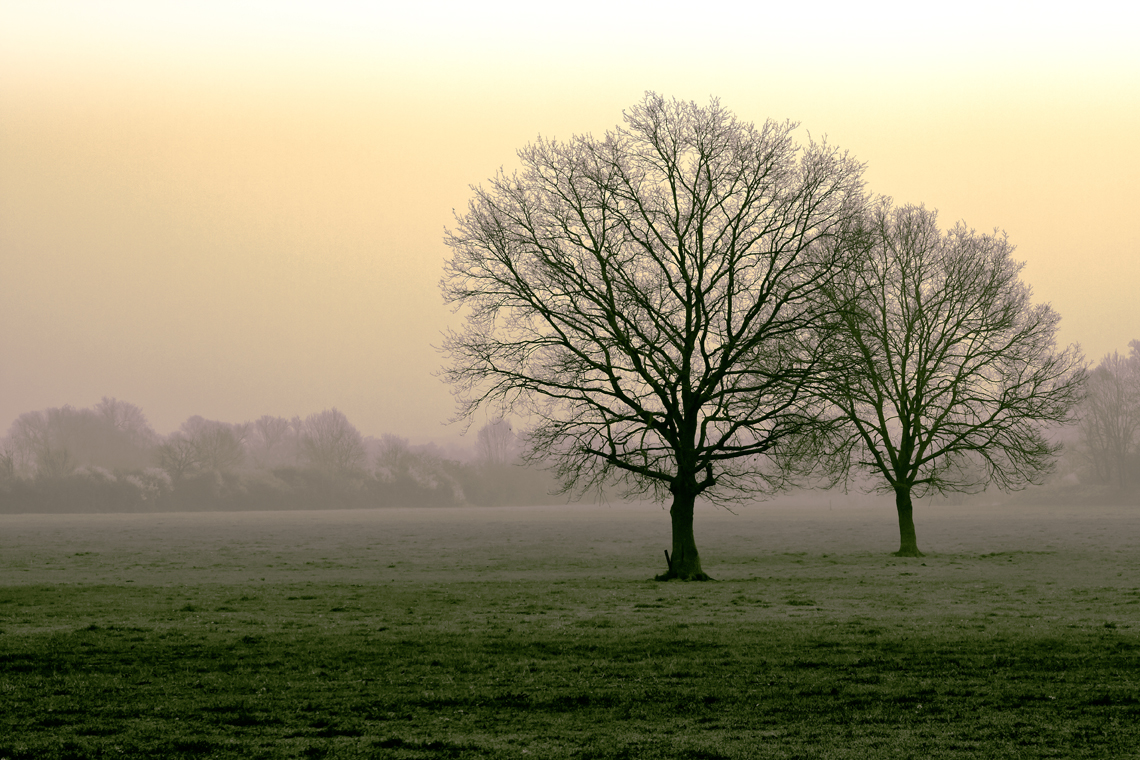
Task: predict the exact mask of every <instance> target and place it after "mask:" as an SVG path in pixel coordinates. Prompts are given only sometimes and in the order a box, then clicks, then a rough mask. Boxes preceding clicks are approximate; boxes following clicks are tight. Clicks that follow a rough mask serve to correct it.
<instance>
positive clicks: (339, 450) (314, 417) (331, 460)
mask: <svg viewBox="0 0 1140 760" xmlns="http://www.w3.org/2000/svg"><path fill="white" fill-rule="evenodd" d="M300 446H301V453H302V455H303V456H304V457H305V459H306V460H307V461H308V463H309V464H310V465H311V466H313V467H316V468H318V469H321V470H325V471H328V472H336V473H345V472H351V471H353V470H358V469H360V468H361V467H362V466H363V465H364V460H365V458H366V457H365V450H364V439H363V438H362V437H361V435H360V431H358V430H357V429H356V428H355V427H353V426H352V423H350V422H349V421H348V418H347V417H345V416H344V414H342V413H341V412H339V411H338V410H336V409H326V410H325V411H323V412H320V413H319V414H310V415H309V416H308V417H306V418H305V421H304V423H303V424H302V426H301V436H300Z"/></svg>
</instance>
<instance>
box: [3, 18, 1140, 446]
mask: <svg viewBox="0 0 1140 760" xmlns="http://www.w3.org/2000/svg"><path fill="white" fill-rule="evenodd" d="M385 5H387V4H386V3H381V4H380V5H378V6H376V9H375V10H373V11H371V12H362V11H360V10H359V8H358V7H357V4H350V3H344V4H336V3H331V4H330V3H296V2H295V3H288V2H261V3H253V2H250V3H237V2H224V3H223V2H216V3H209V2H194V3H155V2H138V3H127V2H97V3H91V2H73V3H52V2H23V3H17V2H0V327H2V329H0V434H2V433H3V431H4V430H6V429H7V425H8V424H9V423H10V422H11V421H12V420H13V419H14V418H15V417H16V416H17V415H18V414H20V413H22V412H25V411H30V410H33V409H42V408H46V407H51V406H60V405H62V404H65V403H70V404H73V405H76V406H89V405H91V404H93V403H95V402H97V401H98V400H99V398H100V397H101V396H104V395H108V396H117V397H119V398H122V399H126V400H129V401H132V402H134V403H136V404H138V405H140V406H141V407H142V408H143V409H144V411H146V412H147V414H148V415H149V417H150V420H151V422H152V423H153V424H154V425H155V427H156V428H157V429H158V430H159V431H160V432H163V433H165V432H169V431H170V430H173V429H174V428H176V427H177V426H178V425H179V424H180V423H181V422H182V421H183V420H185V419H186V418H187V417H189V416H191V415H194V414H201V415H203V416H205V417H209V418H215V419H223V420H227V421H231V422H237V421H241V420H246V419H251V418H256V417H258V416H260V415H262V414H275V415H283V416H292V415H294V414H300V415H305V414H308V413H311V412H314V411H319V410H321V409H324V408H327V407H330V406H336V407H338V408H340V409H341V410H342V411H344V412H345V414H347V415H348V417H349V419H350V420H352V421H353V422H354V423H356V425H357V426H358V427H359V428H360V429H361V430H362V432H364V433H366V434H374V435H379V434H380V433H385V432H390V433H396V434H400V435H406V436H411V437H413V438H425V437H438V436H447V435H451V434H453V433H454V429H453V428H443V427H441V423H442V422H444V421H445V420H446V419H447V418H448V417H449V416H450V414H451V411H452V407H451V400H450V395H449V393H448V391H447V389H446V387H444V386H443V385H441V384H440V383H439V381H437V380H436V379H435V378H434V377H432V375H431V372H432V371H433V370H435V369H437V368H438V366H439V363H440V358H439V356H438V355H437V354H436V353H435V351H434V350H433V349H432V348H431V346H432V344H433V343H437V342H438V338H439V331H440V330H441V329H442V328H443V327H444V326H445V325H447V324H448V323H449V321H450V320H451V315H450V314H449V313H448V311H447V310H446V309H445V308H444V307H443V306H442V304H441V302H440V298H439V293H438V288H437V282H438V279H439V276H440V272H441V264H442V261H443V259H444V257H445V255H446V253H447V252H446V249H445V248H444V246H443V244H442V242H441V239H442V234H443V228H444V226H445V225H447V224H449V223H450V221H451V210H452V209H453V208H463V207H464V206H465V205H466V202H467V199H468V197H469V189H468V186H469V185H470V184H478V183H481V182H483V181H484V180H486V179H487V178H488V177H489V176H491V175H492V174H493V173H494V172H495V170H496V169H497V168H499V167H500V166H506V167H508V168H509V167H510V166H511V165H512V162H513V160H514V151H515V150H516V149H517V148H519V147H521V146H523V145H524V144H526V143H527V142H529V141H531V140H533V139H534V138H535V137H536V136H537V135H539V134H542V135H544V136H551V137H568V136H570V135H571V134H572V133H579V132H594V133H598V134H600V133H601V132H603V131H604V130H605V129H607V128H609V127H612V126H613V125H615V124H616V123H618V122H619V121H620V120H621V112H622V109H624V108H626V107H628V106H630V105H632V104H633V103H635V102H636V101H637V100H638V99H640V97H641V96H642V93H643V92H644V91H645V90H647V89H652V90H656V91H658V92H661V93H663V94H666V95H669V96H675V97H680V98H686V99H693V100H697V101H698V102H701V103H705V102H707V100H708V98H709V96H711V95H715V96H717V97H719V98H720V99H721V102H722V103H723V104H724V105H726V106H727V107H728V108H730V109H732V110H733V111H735V112H736V114H737V115H738V116H740V117H742V118H745V119H748V120H754V121H762V120H764V119H765V118H767V117H773V118H777V119H784V118H792V119H796V120H798V121H800V122H802V125H803V126H802V129H803V130H804V132H805V133H806V132H807V131H810V132H811V133H812V134H813V135H821V134H826V135H827V136H828V138H829V139H830V140H831V142H833V143H835V144H837V145H840V146H842V147H844V148H847V149H849V150H850V151H851V152H852V153H853V154H854V155H855V156H856V157H858V158H859V159H860V160H862V161H865V162H867V164H868V171H867V179H868V182H869V187H870V189H871V190H873V191H875V192H878V193H884V194H888V195H892V196H894V197H895V198H896V199H897V200H898V201H900V202H924V203H926V205H928V206H930V207H934V208H937V209H939V212H940V218H941V220H942V222H943V224H944V225H949V224H951V223H953V222H954V221H956V220H958V219H963V220H965V221H966V222H967V223H968V224H970V225H971V226H974V227H977V228H979V229H983V230H989V229H992V228H993V227H995V226H996V227H1001V228H1003V229H1005V230H1006V231H1007V232H1008V233H1009V235H1010V238H1011V240H1012V241H1013V242H1014V243H1016V244H1017V246H1018V255H1019V257H1020V258H1022V259H1024V260H1025V261H1026V262H1027V266H1026V268H1025V270H1024V277H1025V279H1026V280H1027V281H1028V282H1029V283H1030V284H1031V285H1032V286H1033V288H1034V291H1035V293H1036V297H1037V298H1038V299H1039V300H1043V301H1050V302H1052V304H1053V306H1054V307H1055V308H1056V309H1057V310H1058V311H1059V312H1060V313H1061V315H1062V334H1061V337H1062V339H1063V340H1064V341H1066V342H1072V341H1075V342H1080V343H1081V344H1082V346H1083V347H1084V349H1085V352H1086V354H1087V355H1088V356H1089V358H1090V359H1094V360H1095V359H1099V357H1100V356H1101V355H1103V354H1104V353H1106V352H1109V351H1112V350H1120V351H1125V350H1126V349H1127V343H1128V341H1129V340H1130V339H1133V338H1140V295H1138V291H1140V231H1138V230H1140V179H1138V178H1140V148H1138V146H1137V138H1138V136H1140V45H1138V44H1137V43H1136V40H1137V39H1140V14H1138V12H1137V11H1135V10H1120V7H1122V6H1123V4H1121V3H1104V4H1100V5H1093V6H1086V7H1085V8H1082V9H1081V10H1079V11H1078V10H1075V6H1074V9H1072V10H1069V11H1067V12H1066V13H1059V12H1056V11H1046V10H1037V9H1036V8H1035V6H1034V5H1031V4H1021V3H1018V4H1016V5H1015V4H1007V5H1003V4H1002V3H994V2H988V3H973V4H971V3H966V4H962V3H955V4H947V5H946V6H945V7H944V8H932V9H928V10H922V11H918V12H916V11H915V10H914V9H913V6H914V5H918V4H914V3H877V4H876V3H870V4H868V3H861V4H855V5H854V6H851V7H848V5H844V6H838V5H836V6H831V5H829V4H827V3H816V4H812V5H811V6H810V7H811V10H804V8H806V7H807V6H804V5H802V4H798V3H797V4H792V3H784V4H782V5H781V6H780V8H781V9H780V10H778V11H772V10H770V9H765V8H763V7H758V8H757V9H755V10H750V11H741V10H740V8H741V7H743V6H744V5H745V4H743V3H721V4H718V3H706V4H705V6H704V7H705V10H702V11H700V12H699V13H694V12H693V10H692V9H693V8H694V7H695V4H692V3H686V4H679V3H678V4H669V3H661V2H652V3H649V2H644V3H641V2H639V3H621V2H615V1H613V0H611V1H610V2H586V3H574V4H568V5H565V6H563V7H552V8H550V9H549V10H540V9H537V8H536V6H538V5H541V4H535V3H527V4H512V3H427V4H423V5H422V6H420V7H419V8H417V9H411V8H401V9H399V10H392V9H390V8H387V7H384V6H385ZM392 5H396V4H395V3H392ZM399 5H405V4H404V3H401V4H399ZM760 5H761V6H762V5H763V4H760ZM1023 9H1031V10H1023Z"/></svg>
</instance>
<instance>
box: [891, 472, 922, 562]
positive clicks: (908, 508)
mask: <svg viewBox="0 0 1140 760" xmlns="http://www.w3.org/2000/svg"><path fill="white" fill-rule="evenodd" d="M895 507H896V508H898V511H899V550H898V551H897V552H895V556H896V557H922V556H925V555H924V554H923V553H922V552H920V551H919V550H918V536H916V535H915V532H914V506H913V505H912V504H911V503H910V486H909V485H901V486H895Z"/></svg>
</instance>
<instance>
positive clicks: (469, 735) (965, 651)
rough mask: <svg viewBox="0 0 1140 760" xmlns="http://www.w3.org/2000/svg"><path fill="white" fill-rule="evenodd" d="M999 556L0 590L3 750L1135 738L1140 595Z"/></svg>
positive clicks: (173, 753)
mask: <svg viewBox="0 0 1140 760" xmlns="http://www.w3.org/2000/svg"><path fill="white" fill-rule="evenodd" d="M1014 559H1017V561H1019V562H1020V561H1022V560H1025V558H1024V557H1017V558H1014V557H1012V556H1011V557H1010V558H1009V560H1008V564H1010V566H1012V564H1013V562H1014ZM1045 559H1046V560H1048V559H1049V558H1045ZM1029 560H1033V558H1029ZM1029 560H1026V561H1029ZM775 561H777V560H776V559H774V560H773V562H775ZM995 561H1002V562H1006V560H1005V558H994V557H989V558H985V557H980V558H979V557H975V558H972V559H963V560H962V561H961V562H959V561H957V560H949V561H947V560H943V561H942V564H943V565H946V568H947V569H945V572H944V573H943V574H942V575H938V574H936V573H935V568H930V567H928V566H927V565H926V564H920V562H919V561H918V560H915V561H914V562H913V563H911V565H913V567H911V566H910V565H904V564H902V563H900V564H899V565H897V566H896V565H895V564H894V561H893V560H888V561H884V559H883V558H882V557H869V556H867V557H861V558H854V559H849V561H846V562H842V561H841V562H837V561H836V560H835V559H830V560H828V559H819V558H817V559H815V560H813V561H812V562H808V563H806V564H805V562H804V559H803V558H802V557H801V558H798V559H797V558H792V559H790V560H788V559H787V558H785V562H786V563H787V564H788V566H789V567H792V569H793V571H794V572H789V573H788V574H785V575H783V576H781V577H768V578H760V577H757V578H752V579H748V580H735V581H722V582H717V583H710V584H680V583H670V584H657V583H653V582H651V581H628V580H610V581H595V580H590V579H564V580H554V579H546V580H536V581H523V582H516V581H509V580H492V581H478V582H476V581H468V582H454V583H425V582H421V583H416V582H411V581H409V582H403V583H400V582H391V581H384V582H382V581H378V582H377V583H375V584H371V585H369V584H365V585H353V584H348V583H323V584H322V583H319V582H311V583H301V584H266V585H262V586H260V587H254V586H253V585H250V584H246V585H232V584H212V585H194V586H177V585H175V586H165V587H162V586H150V587H148V586H140V587H137V588H136V587H128V586H122V585H108V586H68V585H58V584H54V585H26V586H8V587H0V629H3V631H4V632H3V633H0V758H6V759H8V760H16V759H17V758H19V759H20V760H24V759H25V758H29V759H30V758H36V759H37V760H38V759H40V758H88V757H92V758H94V757H98V758H102V757H115V758H119V757H154V758H189V757H215V758H238V757H241V758H248V757H265V758H278V757H303V758H321V757H329V758H356V757H383V758H388V757H391V758H478V757H505V758H522V757H530V758H796V757H800V758H861V759H863V760H865V759H867V758H879V757H883V758H887V757H889V758H896V759H897V758H927V757H929V758H988V757H993V758H997V757H1001V758H1014V757H1016V758H1039V757H1064V758H1075V757H1088V758H1123V757H1138V756H1140V750H1138V748H1140V641H1138V637H1137V635H1136V629H1135V628H1133V627H1132V625H1131V624H1130V623H1126V622H1124V621H1125V620H1129V619H1130V618H1128V615H1132V616H1133V617H1134V616H1135V613H1136V610H1137V607H1135V606H1129V605H1133V604H1135V603H1136V601H1137V600H1138V598H1140V592H1138V591H1137V590H1136V589H1133V588H1129V587H1127V586H1122V585H1119V584H1117V585H1114V586H1105V587H1103V588H1100V589H1099V590H1098V589H1093V590H1092V591H1091V592H1090V591H1089V589H1087V588H1081V587H1071V588H1066V587H1063V584H1062V586H1058V585H1056V584H1055V583H1053V582H1050V583H1049V584H1048V586H1045V585H1042V586H1028V585H1025V586H1013V587H1011V586H1010V585H1009V584H1005V585H1003V583H1002V581H1001V579H1000V578H996V576H994V574H993V573H992V572H991V571H989V570H986V567H988V566H990V565H993V563H994V562H995ZM1033 561H1037V560H1033ZM923 562H928V563H930V564H931V565H934V564H936V563H937V562H939V560H938V559H937V558H934V559H930V558H927V559H926V560H923ZM971 562H972V563H973V564H974V565H977V566H978V568H980V569H979V570H978V572H979V573H982V571H983V570H985V572H984V573H982V574H978V575H970V574H969V573H970V569H969V567H965V569H963V566H968V565H970V563H971ZM792 563H796V564H794V565H793V564H792ZM987 563H988V565H987ZM951 565H958V566H959V567H958V568H953V567H950V566H951ZM872 566H874V568H875V569H874V571H872V570H871V567H872ZM860 567H862V568H863V569H862V570H860ZM927 570H931V575H930V577H929V578H926V579H922V578H919V577H917V576H919V575H920V573H922V572H925V571H927ZM796 572H799V573H800V575H796ZM939 572H941V571H939ZM955 573H958V574H957V575H955ZM995 578H996V579H995ZM1118 580H1119V579H1118ZM912 581H913V582H912ZM1101 610H1104V611H1105V614H1104V615H1100V614H1099V613H1100V611H1101ZM1090 611H1092V614H1091V615H1090V614H1089V613H1090Z"/></svg>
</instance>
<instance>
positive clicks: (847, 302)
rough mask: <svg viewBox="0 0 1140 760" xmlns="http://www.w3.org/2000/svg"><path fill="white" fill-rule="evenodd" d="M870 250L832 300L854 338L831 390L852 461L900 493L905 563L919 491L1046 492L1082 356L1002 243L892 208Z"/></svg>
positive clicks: (841, 350)
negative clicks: (1052, 427)
mask: <svg viewBox="0 0 1140 760" xmlns="http://www.w3.org/2000/svg"><path fill="white" fill-rule="evenodd" d="M864 240H865V248H866V251H867V253H866V255H865V256H863V257H861V259H860V261H861V264H860V266H858V267H853V268H851V269H850V270H848V271H847V272H845V273H844V276H843V277H842V278H838V279H837V280H836V282H835V285H836V286H835V287H834V289H832V290H831V295H832V298H833V299H834V300H833V305H834V307H835V311H836V312H837V313H840V314H842V315H843V316H842V319H841V320H840V324H841V328H842V329H841V334H842V336H843V337H842V340H841V341H840V342H839V343H838V350H837V351H836V357H837V358H836V361H835V362H833V364H832V366H831V371H830V372H828V373H825V374H823V375H822V376H821V378H822V379H824V380H826V382H825V383H823V384H822V387H825V391H824V395H825V396H826V397H827V398H828V399H829V400H830V401H832V402H833V403H834V404H835V405H836V406H837V407H838V408H839V410H841V412H842V414H843V415H844V416H845V417H846V418H847V420H848V422H849V427H848V428H847V433H848V434H847V436H846V438H845V440H844V441H843V445H842V446H839V447H837V450H838V451H839V452H840V454H841V456H842V457H843V458H844V459H845V461H846V462H847V463H849V464H852V465H854V466H856V467H857V468H860V469H862V470H864V471H866V472H870V473H871V474H872V475H874V476H877V477H882V478H883V481H884V485H883V490H886V491H892V492H893V493H894V496H895V505H896V508H897V511H898V520H899V532H900V536H901V540H900V547H899V551H898V552H897V555H899V556H911V557H913V556H922V555H921V553H920V552H919V550H918V542H917V538H916V535H915V529H914V517H913V505H912V495H917V496H921V495H923V494H925V493H929V492H939V493H948V492H965V493H970V492H975V491H977V490H980V489H982V488H984V487H986V486H987V485H988V484H991V483H993V484H996V485H997V486H999V487H1001V488H1004V489H1011V488H1020V487H1023V486H1024V485H1026V484H1028V483H1036V482H1040V479H1041V477H1042V476H1043V475H1044V474H1046V473H1047V472H1049V471H1050V469H1051V466H1052V462H1053V457H1054V454H1055V453H1056V451H1057V450H1058V449H1059V445H1054V444H1051V443H1050V442H1049V441H1048V440H1047V439H1046V437H1045V435H1044V431H1043V428H1044V426H1045V425H1049V424H1058V423H1066V422H1069V421H1070V412H1071V410H1072V408H1073V406H1074V404H1075V403H1077V402H1078V401H1079V400H1080V397H1081V392H1082V385H1083V380H1084V370H1083V358H1082V357H1081V354H1080V352H1079V351H1078V350H1077V348H1076V347H1073V346H1070V347H1068V348H1064V349H1061V350H1058V348H1057V346H1056V341H1055V336H1056V331H1057V323H1058V321H1059V317H1058V315H1057V314H1056V312H1054V311H1053V309H1052V308H1051V307H1050V306H1049V305H1048V304H1034V303H1032V301H1031V296H1032V294H1031V292H1030V289H1029V287H1028V286H1027V285H1025V284H1024V283H1023V282H1022V281H1021V278H1020V272H1021V268H1022V266H1023V265H1022V264H1021V263H1019V262H1017V261H1014V260H1013V258H1011V254H1012V253H1013V246H1012V245H1011V244H1010V243H1009V241H1008V240H1007V239H1006V237H1005V235H1004V234H997V233H995V234H993V235H987V234H979V233H978V232H976V231H974V230H972V229H969V228H967V227H965V226H964V225H963V224H961V223H959V224H958V225H957V226H955V227H954V228H953V229H950V230H948V231H946V232H943V231H941V230H940V229H939V227H938V223H937V214H936V213H935V212H934V211H930V210H927V209H925V208H923V207H916V206H904V207H898V208H896V207H894V206H893V204H892V203H891V202H890V201H889V200H884V201H882V202H880V203H879V204H877V206H876V207H874V208H873V210H871V211H870V212H869V214H868V217H867V221H866V225H865V231H864Z"/></svg>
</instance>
